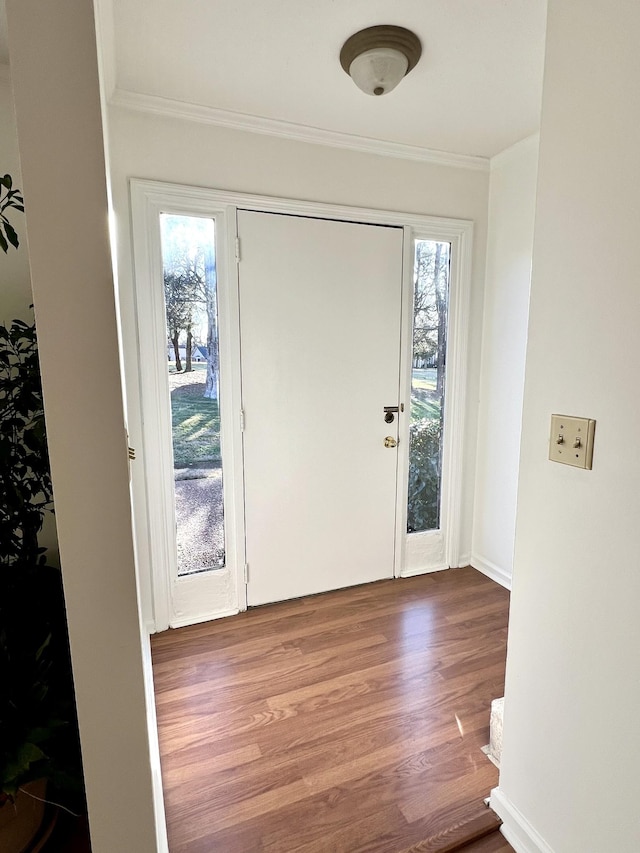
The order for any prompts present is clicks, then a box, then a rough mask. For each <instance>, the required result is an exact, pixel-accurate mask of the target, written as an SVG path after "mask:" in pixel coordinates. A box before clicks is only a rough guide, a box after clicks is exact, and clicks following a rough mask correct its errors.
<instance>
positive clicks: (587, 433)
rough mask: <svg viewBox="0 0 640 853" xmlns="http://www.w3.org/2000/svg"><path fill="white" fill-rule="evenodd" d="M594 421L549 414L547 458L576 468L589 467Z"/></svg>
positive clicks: (591, 458) (591, 454)
mask: <svg viewBox="0 0 640 853" xmlns="http://www.w3.org/2000/svg"><path fill="white" fill-rule="evenodd" d="M595 429H596V422H595V421H594V420H591V418H574V417H571V416H569V415H551V433H550V435H549V459H551V461H552V462H562V463H563V464H564V465H573V466H575V467H576V468H588V469H590V468H591V463H592V460H593V436H594V434H595Z"/></svg>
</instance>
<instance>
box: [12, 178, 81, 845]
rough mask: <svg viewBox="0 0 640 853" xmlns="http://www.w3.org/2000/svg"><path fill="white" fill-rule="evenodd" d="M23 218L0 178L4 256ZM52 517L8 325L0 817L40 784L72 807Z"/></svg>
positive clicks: (22, 327)
mask: <svg viewBox="0 0 640 853" xmlns="http://www.w3.org/2000/svg"><path fill="white" fill-rule="evenodd" d="M23 209H24V208H23V203H22V196H21V194H20V192H19V191H18V190H16V189H14V188H13V184H12V180H11V177H10V176H9V175H5V176H4V177H1V178H0V248H1V249H2V250H3V251H4V252H5V253H6V252H7V251H8V250H9V247H10V246H13V247H14V248H15V249H17V248H18V242H19V241H18V235H17V234H16V231H15V229H14V228H13V227H12V225H11V223H10V221H9V218H8V214H9V213H10V212H11V211H15V210H17V211H22V210H23ZM52 511H53V504H52V487H51V475H50V471H49V460H48V452H47V440H46V432H45V420H44V410H43V402H42V389H41V383H40V366H39V361H38V348H37V338H36V329H35V323H27V322H24V321H22V320H14V321H13V322H12V323H11V324H9V325H8V326H0V684H1V685H2V687H1V688H0V813H1V812H2V811H3V809H10V808H12V807H13V806H14V803H15V800H16V797H17V795H18V792H19V791H20V790H23V786H25V785H26V784H28V783H30V782H32V781H33V780H36V779H40V778H45V779H47V780H48V782H49V791H48V795H47V796H48V798H51V799H55V800H56V801H58V802H60V801H62V800H66V802H67V803H69V804H70V805H71V806H72V807H75V808H78V806H79V805H80V807H81V803H82V774H81V763H80V752H79V746H78V734H77V721H76V713H75V698H74V692H73V680H72V676H71V665H70V657H69V646H68V634H67V625H66V617H65V609H64V598H63V594H62V584H61V576H60V571H59V569H57V568H55V567H52V566H49V565H47V561H46V555H45V551H46V549H44V548H41V547H40V546H39V544H38V534H39V532H40V530H41V528H42V525H43V522H44V518H45V515H46V513H48V512H52ZM23 796H24V795H23ZM0 846H2V845H1V844H0Z"/></svg>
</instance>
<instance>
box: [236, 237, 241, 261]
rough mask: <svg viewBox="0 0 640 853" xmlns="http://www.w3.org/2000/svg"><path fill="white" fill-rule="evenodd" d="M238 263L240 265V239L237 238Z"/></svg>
mask: <svg viewBox="0 0 640 853" xmlns="http://www.w3.org/2000/svg"><path fill="white" fill-rule="evenodd" d="M236 263H237V264H239V263H240V238H239V237H236Z"/></svg>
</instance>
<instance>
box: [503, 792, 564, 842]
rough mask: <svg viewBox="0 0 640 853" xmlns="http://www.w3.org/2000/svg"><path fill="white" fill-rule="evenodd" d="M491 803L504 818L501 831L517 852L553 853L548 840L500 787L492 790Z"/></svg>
mask: <svg viewBox="0 0 640 853" xmlns="http://www.w3.org/2000/svg"><path fill="white" fill-rule="evenodd" d="M489 805H490V807H491V808H492V809H493V811H494V812H495V813H496V814H497V815H498V817H499V818H500V819H501V820H502V826H501V827H500V831H501V832H502V834H503V835H504V837H505V838H506V839H507V841H508V842H509V844H510V845H511V846H512V847H513V849H514V850H515V851H516V853H553V850H552V849H551V847H549V845H548V844H547V842H546V841H545V840H544V839H543V838H542V837H541V836H540V835H539V834H538V833H537V832H536V830H535V829H534V828H533V827H532V826H531V824H530V823H529V821H528V820H527V819H526V818H525V817H524V815H522V814H521V813H520V812H519V811H518V809H517V808H516V807H515V806H514V805H513V803H512V802H511V800H509V798H508V797H506V796H505V795H504V794H503V792H502V791H501V789H500V788H494V789H493V791H491V798H490V801H489Z"/></svg>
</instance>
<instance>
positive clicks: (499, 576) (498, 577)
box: [470, 554, 511, 590]
mask: <svg viewBox="0 0 640 853" xmlns="http://www.w3.org/2000/svg"><path fill="white" fill-rule="evenodd" d="M470 562H471V565H472V566H473V568H474V569H477V570H478V571H479V572H482V574H483V575H486V576H487V577H488V578H491V580H492V581H495V582H496V583H499V584H500V586H503V587H504V588H505V589H509V590H510V589H511V575H510V574H509V573H508V572H506V571H505V570H504V569H501V568H500V566H496V564H495V563H492V562H491V560H485V558H484V557H481V556H480V555H479V554H472V555H471V559H470Z"/></svg>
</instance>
